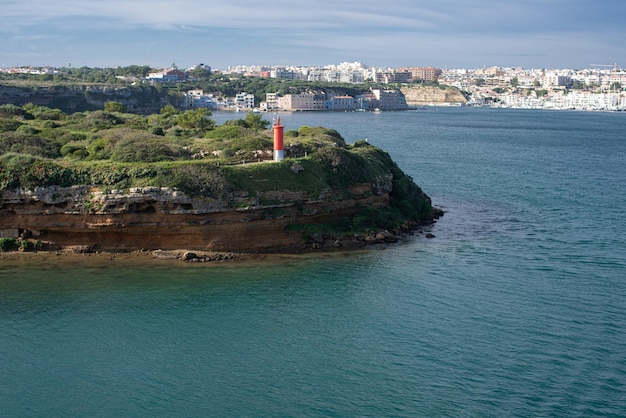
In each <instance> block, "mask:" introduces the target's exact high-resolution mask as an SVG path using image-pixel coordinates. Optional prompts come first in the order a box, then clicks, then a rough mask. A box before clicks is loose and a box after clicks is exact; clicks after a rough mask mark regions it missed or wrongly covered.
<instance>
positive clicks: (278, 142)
mask: <svg viewBox="0 0 626 418" xmlns="http://www.w3.org/2000/svg"><path fill="white" fill-rule="evenodd" d="M284 128H285V127H284V126H283V125H281V124H280V117H279V118H278V120H277V121H276V123H275V124H274V126H273V127H272V129H274V161H276V162H278V161H282V160H283V158H285V143H284V138H283V130H284Z"/></svg>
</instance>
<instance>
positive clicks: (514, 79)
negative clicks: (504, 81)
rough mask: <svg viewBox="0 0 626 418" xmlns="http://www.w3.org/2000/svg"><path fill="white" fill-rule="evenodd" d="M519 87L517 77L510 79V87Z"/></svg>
mask: <svg viewBox="0 0 626 418" xmlns="http://www.w3.org/2000/svg"><path fill="white" fill-rule="evenodd" d="M518 86H519V79H518V78H517V77H513V78H512V79H511V87H518Z"/></svg>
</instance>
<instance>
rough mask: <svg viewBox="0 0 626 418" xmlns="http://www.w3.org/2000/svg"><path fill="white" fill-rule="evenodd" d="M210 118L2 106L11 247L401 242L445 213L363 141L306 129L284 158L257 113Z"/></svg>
mask: <svg viewBox="0 0 626 418" xmlns="http://www.w3.org/2000/svg"><path fill="white" fill-rule="evenodd" d="M210 116H211V114H210V112H208V111H207V110H206V109H193V110H187V111H186V112H184V113H183V112H180V111H178V110H176V109H174V108H173V107H171V106H166V107H165V108H163V109H162V110H161V112H160V113H158V114H153V115H150V116H140V115H135V114H128V113H124V112H122V111H118V109H115V106H109V109H108V110H107V111H103V110H99V111H92V112H78V113H73V114H66V113H64V112H62V111H60V110H58V109H53V108H48V107H45V106H39V105H33V104H27V105H24V106H16V105H1V106H0V250H11V249H14V250H15V249H22V250H29V249H33V248H37V249H39V248H43V249H62V248H67V247H74V248H82V249H84V250H85V251H131V250H138V249H144V250H156V249H163V250H172V249H188V250H197V251H234V252H271V251H292V250H295V249H311V248H320V247H324V246H329V247H330V246H342V245H344V243H349V242H352V243H357V244H358V243H359V242H365V241H367V240H368V239H369V238H368V237H371V236H373V237H375V240H378V241H380V240H387V241H390V240H393V239H394V237H395V236H396V235H397V234H398V233H399V232H401V231H406V230H408V229H411V228H416V227H417V226H419V225H420V224H423V223H432V222H433V220H434V219H435V218H436V217H438V216H439V215H440V214H441V212H440V211H439V210H438V209H436V208H433V206H432V203H431V200H430V198H429V197H428V196H427V195H426V194H425V193H424V192H423V191H422V190H421V189H420V187H418V186H417V185H416V184H415V183H414V182H413V180H412V179H411V178H410V177H409V176H407V175H406V174H405V173H404V172H402V170H401V169H400V168H399V167H398V166H397V165H396V164H395V163H394V162H393V161H392V159H391V158H390V156H389V155H388V154H387V153H386V152H384V151H383V150H381V149H379V148H377V147H375V146H373V145H371V144H369V143H368V142H366V141H362V140H357V141H356V142H354V143H353V144H347V143H346V141H345V140H344V139H343V138H342V136H341V135H340V134H339V133H338V132H337V131H335V130H332V129H327V128H323V127H308V126H302V127H299V128H298V129H287V130H286V131H285V132H284V136H283V137H281V140H282V141H283V143H282V144H280V145H281V146H282V148H283V150H282V153H280V158H277V157H276V152H275V148H276V141H277V138H276V129H275V126H273V125H272V122H269V121H267V120H265V119H263V117H262V116H261V115H260V114H255V113H248V114H247V115H245V118H241V119H234V120H230V121H227V122H225V123H224V124H222V125H216V123H215V122H214V121H213V120H212V119H211V117H210ZM274 125H275V124H274ZM281 134H282V132H281Z"/></svg>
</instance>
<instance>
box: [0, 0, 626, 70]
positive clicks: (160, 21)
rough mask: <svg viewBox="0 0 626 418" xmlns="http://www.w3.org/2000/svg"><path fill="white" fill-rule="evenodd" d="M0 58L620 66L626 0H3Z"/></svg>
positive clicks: (25, 61)
mask: <svg viewBox="0 0 626 418" xmlns="http://www.w3.org/2000/svg"><path fill="white" fill-rule="evenodd" d="M0 40H1V42H0V66H5V67H6V66H15V65H20V66H23V65H34V66H43V65H53V66H67V65H69V64H71V65H72V66H75V67H79V66H89V67H111V66H117V65H122V66H125V65H131V64H137V65H150V66H153V67H168V66H170V65H171V64H172V63H176V64H177V65H178V67H181V68H182V67H187V66H191V65H193V64H198V63H204V64H207V65H210V66H211V67H213V68H219V69H223V68H226V67H227V66H229V65H306V66H309V65H325V64H336V63H340V62H344V61H348V62H353V61H360V62H363V63H364V64H367V65H372V66H390V67H401V66H429V65H432V66H436V67H441V68H446V67H447V68H459V67H464V68H477V67H482V66H492V65H498V66H521V67H525V68H588V67H589V66H590V64H612V63H614V62H617V63H618V64H619V65H622V66H626V1H624V0H594V1H590V0H584V1H583V0H437V1H432V0H429V1H422V0H387V1H380V0H332V1H331V0H307V1H306V2H300V1H293V0H291V1H287V0H268V1H259V0H228V1H219V2H218V1H215V0H178V1H174V0H150V1H147V0H56V1H51V0H0Z"/></svg>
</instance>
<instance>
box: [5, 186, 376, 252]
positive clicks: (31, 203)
mask: <svg viewBox="0 0 626 418" xmlns="http://www.w3.org/2000/svg"><path fill="white" fill-rule="evenodd" d="M351 191H352V192H354V193H353V196H351V197H350V198H341V196H339V194H338V193H336V192H333V191H331V190H328V191H325V192H324V193H323V194H322V195H321V196H319V197H318V198H317V199H312V198H311V197H310V196H307V195H306V194H305V193H301V192H294V191H274V192H271V193H266V194H260V195H257V196H254V197H252V196H250V195H249V194H247V193H245V192H234V193H232V194H231V196H230V198H229V199H228V200H227V201H217V200H212V199H206V198H201V197H200V198H193V197H189V196H187V195H185V194H184V193H181V192H179V191H176V190H173V189H170V188H144V189H131V190H130V191H128V192H122V191H110V192H106V191H103V190H101V189H97V188H93V187H89V186H74V187H69V188H62V187H58V186H51V187H47V188H38V189H37V190H35V191H24V190H19V191H11V192H4V193H3V194H2V200H1V201H0V212H1V213H2V217H1V219H0V235H1V236H9V237H18V236H21V237H22V238H32V239H35V240H41V241H43V242H47V243H50V244H51V245H52V246H54V247H62V246H83V247H85V248H89V249H100V250H136V249H163V250H168V249H181V248H183V249H191V250H205V251H276V250H280V249H290V248H291V249H292V248H296V247H298V246H300V245H302V244H306V242H305V241H303V234H302V233H301V232H297V231H290V230H289V226H290V225H294V224H299V225H303V224H320V223H327V222H330V221H333V220H336V219H339V218H342V217H350V216H353V215H355V214H356V213H357V212H358V211H359V210H362V209H363V208H364V207H379V206H386V205H388V204H389V193H388V192H383V191H381V190H380V189H379V188H376V189H375V188H373V187H372V185H369V184H364V185H360V186H355V187H353V188H352V190H351ZM263 197H265V198H271V200H272V201H275V202H276V203H275V204H271V205H263V204H260V203H259V201H260V200H261V199H262V198H263Z"/></svg>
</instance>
